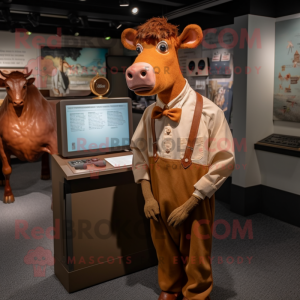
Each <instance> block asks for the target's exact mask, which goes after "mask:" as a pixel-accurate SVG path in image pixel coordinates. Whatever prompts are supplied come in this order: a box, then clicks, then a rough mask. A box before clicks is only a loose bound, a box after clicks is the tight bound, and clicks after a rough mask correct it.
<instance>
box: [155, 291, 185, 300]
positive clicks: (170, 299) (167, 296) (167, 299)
mask: <svg viewBox="0 0 300 300" xmlns="http://www.w3.org/2000/svg"><path fill="white" fill-rule="evenodd" d="M181 299H182V294H181V293H175V294H171V293H166V292H161V293H160V295H159V298H158V300H181Z"/></svg>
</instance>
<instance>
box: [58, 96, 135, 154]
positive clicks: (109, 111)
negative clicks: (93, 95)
mask: <svg viewBox="0 0 300 300" xmlns="http://www.w3.org/2000/svg"><path fill="white" fill-rule="evenodd" d="M128 99H129V100H130V98H117V99H104V100H102V99H101V100H98V99H97V100H85V101H83V100H63V101H61V102H60V103H58V104H57V105H58V107H59V109H58V110H57V111H58V114H59V116H58V119H60V122H61V125H60V126H58V131H59V132H60V134H59V132H58V139H59V140H61V142H60V141H59V140H58V145H59V152H60V154H62V156H64V157H75V156H82V155H86V156H88V155H97V154H104V153H108V152H112V151H117V150H122V149H124V150H125V149H129V146H130V139H131V136H132V120H131V103H130V101H131V100H130V101H128Z"/></svg>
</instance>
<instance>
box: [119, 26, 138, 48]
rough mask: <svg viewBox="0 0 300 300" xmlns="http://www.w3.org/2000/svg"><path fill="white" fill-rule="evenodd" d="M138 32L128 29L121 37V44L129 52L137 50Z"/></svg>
mask: <svg viewBox="0 0 300 300" xmlns="http://www.w3.org/2000/svg"><path fill="white" fill-rule="evenodd" d="M136 34H137V31H136V30H135V29H133V28H127V29H125V30H124V31H123V32H122V35H121V42H122V44H123V46H124V47H125V48H127V49H129V50H135V49H136V45H135V43H136V40H135V37H136Z"/></svg>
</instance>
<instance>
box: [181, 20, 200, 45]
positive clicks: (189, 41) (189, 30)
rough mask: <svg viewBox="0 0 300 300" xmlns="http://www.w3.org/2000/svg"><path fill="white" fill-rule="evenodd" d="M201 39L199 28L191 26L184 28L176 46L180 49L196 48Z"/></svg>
mask: <svg viewBox="0 0 300 300" xmlns="http://www.w3.org/2000/svg"><path fill="white" fill-rule="evenodd" d="M202 39H203V33H202V29H201V27H200V26H198V25H195V24H191V25H188V26H186V27H185V28H184V30H183V32H182V33H181V35H180V36H179V37H178V45H179V48H180V49H186V48H196V47H197V46H198V45H200V43H201V42H202Z"/></svg>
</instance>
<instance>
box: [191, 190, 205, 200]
mask: <svg viewBox="0 0 300 300" xmlns="http://www.w3.org/2000/svg"><path fill="white" fill-rule="evenodd" d="M193 196H195V197H196V198H197V199H199V200H204V199H205V196H204V195H203V194H202V193H201V192H200V191H198V190H197V189H195V191H194V193H193Z"/></svg>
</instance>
